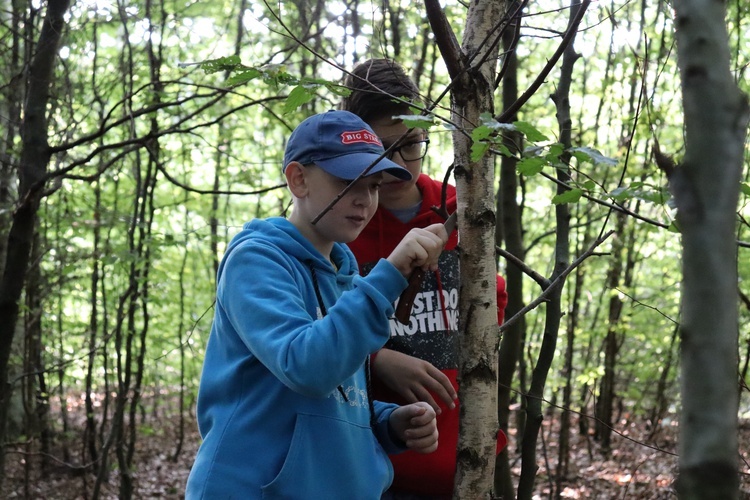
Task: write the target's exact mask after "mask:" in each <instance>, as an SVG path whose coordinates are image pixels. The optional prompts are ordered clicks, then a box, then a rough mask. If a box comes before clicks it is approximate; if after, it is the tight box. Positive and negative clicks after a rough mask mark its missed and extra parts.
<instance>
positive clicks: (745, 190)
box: [740, 182, 750, 196]
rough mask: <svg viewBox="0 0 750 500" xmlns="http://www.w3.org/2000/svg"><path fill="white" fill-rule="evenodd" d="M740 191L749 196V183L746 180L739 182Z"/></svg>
mask: <svg viewBox="0 0 750 500" xmlns="http://www.w3.org/2000/svg"><path fill="white" fill-rule="evenodd" d="M740 191H742V194H744V195H746V196H750V184H749V183H747V182H740Z"/></svg>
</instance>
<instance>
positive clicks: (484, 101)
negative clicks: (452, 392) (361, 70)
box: [425, 0, 505, 499]
mask: <svg viewBox="0 0 750 500" xmlns="http://www.w3.org/2000/svg"><path fill="white" fill-rule="evenodd" d="M425 7H426V10H427V16H428V18H429V20H430V25H431V27H432V29H433V32H434V33H435V39H436V41H437V44H438V47H439V48H440V53H441V54H442V56H443V60H444V61H445V63H446V67H447V68H448V72H449V73H450V76H451V80H452V82H451V84H452V85H453V88H452V91H451V119H452V121H453V123H454V124H455V125H456V130H455V132H454V133H453V147H454V150H455V160H454V165H455V175H456V190H457V196H458V207H457V209H458V225H459V228H460V231H461V293H460V297H459V311H460V316H459V335H460V336H461V340H460V353H459V361H458V372H459V373H458V377H459V398H460V400H461V424H460V430H459V436H458V449H457V452H456V453H457V457H456V460H457V465H456V478H455V488H454V492H453V495H454V498H471V499H481V498H486V499H489V498H491V497H492V487H493V473H494V469H495V451H496V446H497V430H498V422H497V348H498V341H499V330H498V325H497V304H496V301H497V299H496V292H495V290H496V286H497V264H496V259H495V251H494V249H495V203H494V199H495V194H494V186H495V163H494V158H493V157H492V156H489V155H485V156H483V157H482V158H480V159H479V160H477V161H472V158H471V145H472V141H471V137H470V134H471V131H472V130H473V129H474V128H476V127H478V126H479V125H480V124H481V119H480V114H481V113H493V110H494V101H493V94H494V90H495V83H494V82H495V65H496V64H497V59H498V55H499V47H500V43H499V42H500V37H501V36H502V29H497V28H498V27H499V26H501V24H502V23H503V22H504V18H505V3H504V2H497V1H491V0H478V1H475V2H472V3H471V5H470V6H469V10H468V14H467V17H466V29H465V31H464V39H463V43H462V45H461V46H460V47H459V45H458V42H457V40H456V37H455V35H454V33H453V30H452V28H451V26H450V25H449V24H448V22H447V20H446V18H445V14H444V12H443V11H442V8H441V7H440V3H439V2H438V1H437V0H426V1H425ZM493 114H494V113H493Z"/></svg>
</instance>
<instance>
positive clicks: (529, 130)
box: [513, 121, 549, 142]
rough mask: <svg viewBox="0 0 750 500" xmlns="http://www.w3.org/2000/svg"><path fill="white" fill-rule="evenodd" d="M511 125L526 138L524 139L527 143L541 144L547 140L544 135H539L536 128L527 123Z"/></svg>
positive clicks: (520, 122) (519, 122)
mask: <svg viewBox="0 0 750 500" xmlns="http://www.w3.org/2000/svg"><path fill="white" fill-rule="evenodd" d="M513 125H514V126H515V127H516V130H518V131H519V132H521V133H522V134H523V135H525V136H526V139H528V140H529V142H542V141H548V140H549V139H547V136H546V135H544V134H543V133H541V132H540V131H539V130H538V129H537V128H536V127H534V126H533V125H532V124H530V123H528V122H522V121H518V122H513Z"/></svg>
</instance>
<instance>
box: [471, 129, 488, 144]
mask: <svg viewBox="0 0 750 500" xmlns="http://www.w3.org/2000/svg"><path fill="white" fill-rule="evenodd" d="M490 135H492V129H491V128H490V127H488V126H487V125H480V126H478V127H477V128H475V129H474V130H472V131H471V140H472V141H474V142H475V143H476V142H479V141H483V140H484V139H486V138H488V137H489V136H490Z"/></svg>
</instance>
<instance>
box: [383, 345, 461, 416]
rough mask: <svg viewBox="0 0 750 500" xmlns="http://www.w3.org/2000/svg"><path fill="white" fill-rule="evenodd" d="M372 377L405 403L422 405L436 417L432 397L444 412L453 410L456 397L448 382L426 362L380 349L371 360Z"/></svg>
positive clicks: (434, 403) (445, 376)
mask: <svg viewBox="0 0 750 500" xmlns="http://www.w3.org/2000/svg"><path fill="white" fill-rule="evenodd" d="M372 373H374V374H375V376H376V377H377V378H378V379H380V380H381V381H383V383H385V385H386V386H388V388H389V389H391V390H392V391H394V392H396V393H397V394H398V395H400V396H401V397H402V398H404V399H405V400H406V401H407V402H409V403H416V402H417V401H424V402H425V403H428V404H429V405H430V406H432V409H433V410H435V412H436V413H438V414H440V412H441V410H440V405H438V403H437V402H436V401H435V398H434V397H433V394H434V395H435V396H437V397H438V398H440V399H442V400H443V402H444V403H445V404H446V405H447V406H448V408H450V409H453V408H455V407H456V403H455V400H456V399H457V398H458V394H456V390H455V389H454V388H453V384H451V381H450V379H449V378H448V376H447V375H446V374H445V373H443V372H442V371H440V370H438V369H437V368H435V366H434V365H432V363H430V362H428V361H425V360H423V359H419V358H415V357H414V356H409V355H408V354H404V353H401V352H398V351H393V350H391V349H385V348H384V349H381V350H380V351H378V355H377V356H375V357H374V358H372Z"/></svg>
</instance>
